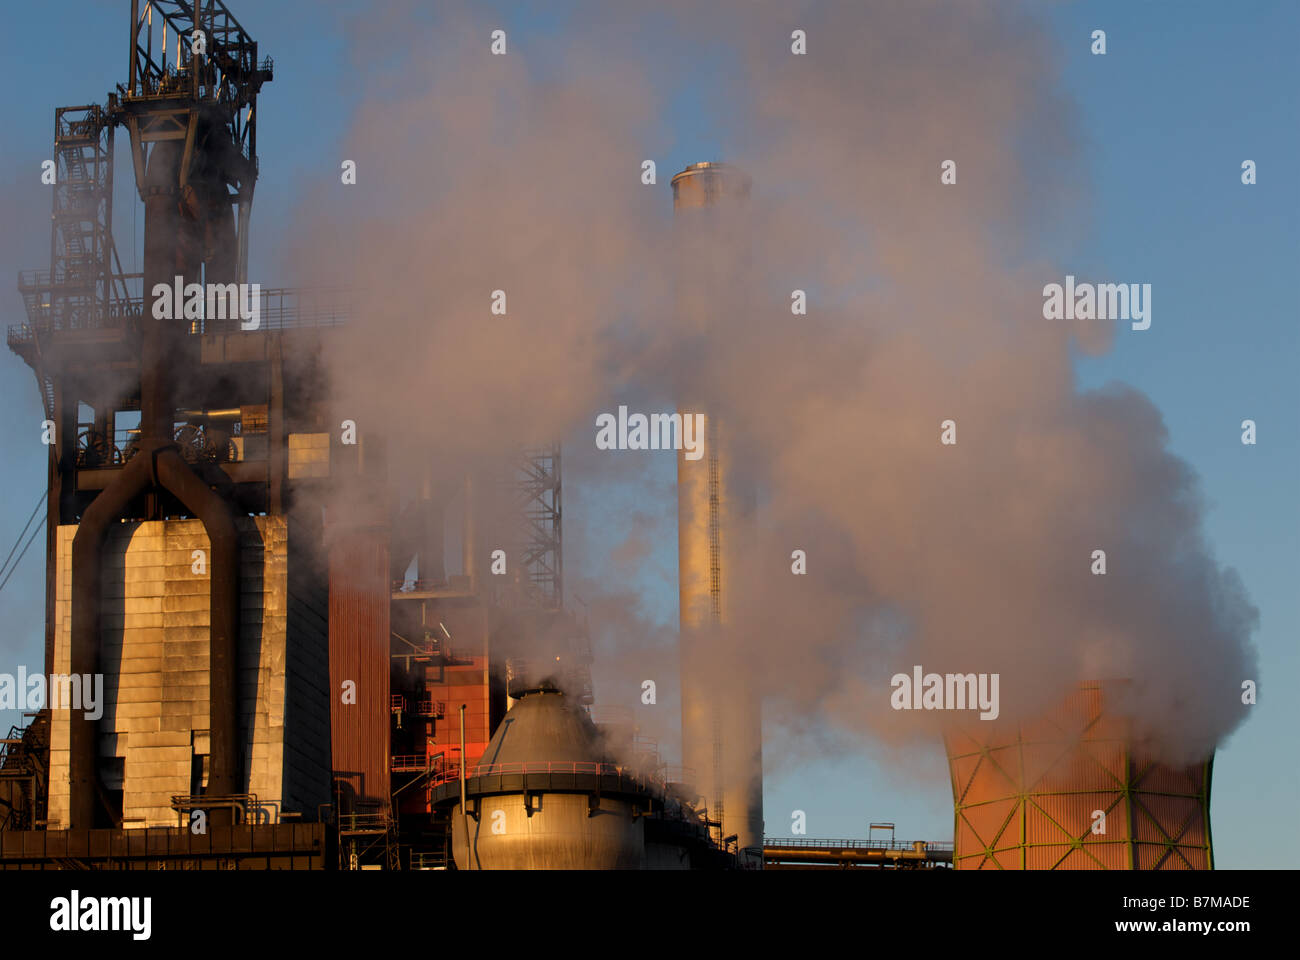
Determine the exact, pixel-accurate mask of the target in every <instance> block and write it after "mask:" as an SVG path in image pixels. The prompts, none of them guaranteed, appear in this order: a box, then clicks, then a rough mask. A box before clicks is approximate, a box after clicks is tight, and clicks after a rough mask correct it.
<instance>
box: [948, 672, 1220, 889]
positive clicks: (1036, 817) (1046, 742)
mask: <svg viewBox="0 0 1300 960" xmlns="http://www.w3.org/2000/svg"><path fill="white" fill-rule="evenodd" d="M1104 693H1105V687H1104V686H1103V685H1090V686H1086V687H1083V688H1081V689H1080V690H1078V691H1076V692H1074V693H1073V694H1071V695H1070V696H1068V697H1067V698H1066V699H1065V701H1064V702H1063V703H1061V704H1060V705H1059V706H1058V707H1057V708H1056V709H1054V710H1052V711H1049V712H1048V713H1047V714H1045V715H1044V716H1041V717H1039V718H1038V719H1037V720H1035V721H1033V722H1030V723H1022V724H1019V725H1018V728H1017V729H1016V730H1015V731H1013V732H1012V733H1009V734H1007V733H1003V734H1001V735H990V733H989V732H988V730H989V728H988V727H981V726H979V725H978V724H977V723H972V724H968V725H967V726H966V727H964V728H962V729H960V730H956V729H954V730H953V731H951V732H950V733H949V734H948V736H947V745H948V763H949V768H950V770H951V772H952V795H953V804H954V810H955V816H954V820H955V822H954V826H953V833H954V843H955V851H954V855H953V865H954V866H955V867H956V868H957V869H959V870H998V869H1001V870H1209V869H1212V868H1213V866H1214V853H1213V850H1212V849H1211V845H1210V772H1211V769H1212V767H1213V763H1214V760H1213V757H1210V758H1208V759H1206V760H1205V762H1203V763H1198V764H1195V765H1192V766H1188V767H1171V766H1168V765H1166V764H1163V763H1158V762H1154V761H1152V760H1149V759H1146V760H1144V759H1143V758H1142V755H1141V752H1140V751H1139V750H1138V749H1136V748H1135V747H1134V745H1133V740H1132V735H1131V732H1130V730H1129V725H1128V724H1127V723H1126V722H1125V720H1124V718H1123V717H1122V716H1120V715H1118V714H1117V713H1107V712H1106V710H1105V709H1103V708H1104V706H1105V702H1106V697H1105V695H1104Z"/></svg>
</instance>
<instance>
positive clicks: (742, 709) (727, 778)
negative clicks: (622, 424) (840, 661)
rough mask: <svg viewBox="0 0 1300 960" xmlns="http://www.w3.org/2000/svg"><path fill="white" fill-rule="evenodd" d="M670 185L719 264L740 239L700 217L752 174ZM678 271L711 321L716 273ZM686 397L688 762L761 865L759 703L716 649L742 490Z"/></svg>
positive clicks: (677, 211) (699, 787)
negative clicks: (694, 445)
mask: <svg viewBox="0 0 1300 960" xmlns="http://www.w3.org/2000/svg"><path fill="white" fill-rule="evenodd" d="M672 186H673V211H674V215H675V217H676V218H677V223H678V228H679V229H681V230H684V231H687V232H688V233H689V234H690V237H689V239H691V240H692V241H694V242H695V243H696V244H698V246H697V247H692V246H691V245H689V244H684V245H682V246H681V248H680V249H683V250H694V251H695V252H696V253H699V254H701V255H702V259H703V260H705V261H708V262H710V263H712V261H711V260H710V259H709V258H708V256H707V253H706V249H705V248H707V246H708V245H709V244H711V243H714V242H722V243H734V240H735V238H734V236H730V235H729V233H728V231H727V228H726V227H723V228H722V230H721V232H718V233H715V232H714V230H713V228H714V227H715V226H718V224H714V223H711V222H709V221H708V220H707V219H706V220H702V219H701V217H705V218H707V217H708V216H709V214H710V213H712V212H714V211H721V212H732V211H734V210H735V209H736V208H737V206H738V205H741V204H743V202H744V201H745V199H746V198H747V197H748V196H749V190H750V180H749V177H748V176H747V175H745V174H744V173H742V172H740V171H739V170H737V169H736V168H735V167H732V166H730V165H728V164H725V163H709V162H705V163H693V164H691V165H690V166H688V167H687V168H686V169H685V170H683V171H682V172H681V173H679V174H677V175H676V176H675V177H673V181H672ZM732 230H733V231H734V225H733V227H732ZM732 252H733V254H734V253H735V251H732ZM723 259H724V260H726V258H725V257H724V258H723ZM743 259H744V258H743V257H741V258H740V260H741V261H743ZM679 274H682V275H683V276H679V286H680V287H682V288H683V289H679V294H678V309H679V310H689V311H698V312H699V313H700V314H701V316H699V317H694V316H692V317H690V318H688V320H689V322H688V323H687V329H690V328H692V327H695V326H698V325H700V324H702V323H704V322H706V321H707V314H708V313H709V312H710V310H712V309H713V308H714V306H715V305H714V304H713V303H712V298H713V292H712V285H713V283H714V282H715V281H716V280H717V278H716V277H714V276H713V275H712V274H711V273H710V272H709V270H708V269H705V270H703V271H702V272H698V275H697V271H695V270H694V269H693V265H691V264H683V265H682V268H681V269H680V270H679ZM687 274H689V276H686V275H687ZM730 279H731V280H733V281H734V279H735V278H734V277H732V278H730ZM683 399H684V400H686V402H684V403H682V404H680V405H679V409H678V413H679V414H680V415H681V417H682V420H683V422H685V420H686V418H687V417H691V416H693V415H696V414H698V415H699V422H700V423H701V425H702V430H700V431H699V434H698V435H697V436H698V439H699V440H700V441H702V443H703V447H702V450H703V456H702V457H700V458H699V459H695V460H688V459H687V458H686V451H685V450H679V451H678V454H677V549H678V554H677V556H678V591H679V594H678V597H679V604H680V607H679V610H680V613H679V616H680V634H681V647H680V654H681V698H682V763H683V764H684V765H685V766H686V767H689V768H691V769H693V770H694V771H695V774H696V778H697V779H696V782H695V783H694V784H693V785H692V786H693V787H694V788H695V792H696V793H697V795H698V796H702V797H703V798H704V799H705V802H706V803H707V804H708V808H709V815H710V817H711V818H713V819H716V820H720V821H721V823H722V827H721V835H722V836H723V837H726V836H731V835H734V836H736V838H737V848H738V849H739V850H741V851H745V850H750V851H752V852H753V856H752V857H750V858H749V859H750V861H751V863H752V865H754V866H761V865H762V845H763V748H762V743H763V740H762V718H761V711H760V708H759V704H758V702H757V700H756V699H755V697H754V696H753V694H752V692H751V691H750V690H749V689H747V687H746V685H745V682H744V679H743V677H744V671H743V670H734V669H727V667H726V665H725V663H724V662H723V661H724V659H725V658H724V657H722V656H720V655H719V653H718V652H717V651H713V650H710V649H709V647H710V645H711V644H713V643H716V642H717V638H718V636H719V629H720V628H721V626H722V625H723V624H724V623H725V622H726V620H727V612H726V611H727V593H726V587H727V566H728V564H727V549H728V533H727V531H728V528H729V526H730V522H731V521H732V520H733V519H734V517H735V516H736V510H737V504H738V503H739V502H740V501H741V500H743V498H737V497H736V496H735V492H736V491H735V490H734V489H732V487H733V484H732V482H731V478H729V477H728V471H727V455H726V444H725V442H724V440H723V430H722V427H721V424H720V423H719V422H718V420H717V419H716V418H714V417H709V416H706V415H705V414H704V413H703V411H702V410H700V408H699V406H698V405H695V404H694V402H693V398H683Z"/></svg>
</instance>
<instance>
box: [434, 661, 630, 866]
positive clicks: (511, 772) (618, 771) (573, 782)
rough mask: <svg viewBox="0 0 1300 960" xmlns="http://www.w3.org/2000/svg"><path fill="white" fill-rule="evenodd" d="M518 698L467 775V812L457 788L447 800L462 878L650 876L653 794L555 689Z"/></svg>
mask: <svg viewBox="0 0 1300 960" xmlns="http://www.w3.org/2000/svg"><path fill="white" fill-rule="evenodd" d="M511 695H512V697H514V698H515V700H514V705H513V706H512V707H511V709H510V710H509V711H508V712H507V714H506V716H505V718H504V719H503V720H502V721H501V724H500V725H499V726H498V727H497V729H496V732H495V733H494V734H493V736H492V740H491V741H490V742H489V743H488V746H487V749H486V750H485V751H484V752H483V755H482V757H481V758H480V759H479V762H478V763H477V764H475V765H474V766H473V767H471V768H470V769H469V770H467V771H466V773H467V776H466V780H465V784H464V787H465V792H464V796H465V804H464V806H462V805H461V803H460V801H459V799H458V798H457V796H456V792H457V789H458V788H459V786H460V785H459V783H450V784H447V785H446V786H444V788H443V790H442V791H441V792H442V795H443V796H444V797H445V798H446V799H447V800H448V801H449V805H450V804H454V806H453V807H452V809H451V835H452V852H453V856H454V857H455V861H456V867H457V869H460V870H547V869H550V870H566V869H567V870H620V869H623V870H626V869H639V868H641V867H643V866H644V865H645V821H644V819H642V817H643V815H644V814H646V813H648V812H650V809H651V807H652V806H653V800H652V793H653V789H652V786H651V784H650V783H649V782H648V781H646V780H645V779H643V778H641V777H640V776H638V775H637V774H635V773H634V772H633V771H632V770H630V769H627V768H624V767H622V766H620V765H619V764H618V763H615V762H610V761H608V760H606V759H605V757H604V756H603V755H602V750H601V744H600V738H599V734H598V732H597V730H596V727H595V725H594V724H593V723H592V722H591V720H590V718H589V717H588V716H587V715H586V712H585V711H583V710H582V709H580V707H579V706H578V704H576V703H575V702H574V701H573V698H571V697H570V696H568V695H566V694H565V693H563V692H561V691H560V690H559V689H558V688H557V687H556V686H555V685H554V684H553V683H550V682H539V683H538V684H536V685H535V686H534V687H533V688H532V689H527V690H518V691H516V690H512V691H511ZM436 801H437V798H435V802H436ZM467 836H468V837H469V843H468V845H467V843H466V837H467Z"/></svg>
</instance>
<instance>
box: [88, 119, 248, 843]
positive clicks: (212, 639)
mask: <svg viewBox="0 0 1300 960" xmlns="http://www.w3.org/2000/svg"><path fill="white" fill-rule="evenodd" d="M180 149H181V148H180V145H179V144H178V143H174V142H162V143H158V144H155V146H154V147H153V151H152V153H151V154H150V157H149V167H148V173H147V174H146V176H145V182H144V184H142V189H141V193H142V194H144V199H145V244H144V246H145V257H144V289H145V290H146V291H149V290H152V289H153V287H154V284H157V283H171V282H172V279H173V276H174V275H175V273H176V272H180V273H181V274H182V275H185V274H189V275H191V276H193V275H195V274H197V273H198V264H199V256H198V252H199V251H200V250H201V246H200V244H199V242H198V241H197V240H196V238H195V237H194V236H193V234H195V233H196V232H197V230H196V226H197V225H196V224H194V223H193V222H189V223H187V222H186V220H185V219H184V218H183V217H182V213H181V208H180V206H179V205H178V202H177V196H178V192H179V186H178V184H179V176H180V172H181V169H180V168H181V166H182V156H181V153H180ZM140 326H141V331H140V332H141V358H140V413H141V416H140V430H141V441H140V452H139V453H138V454H137V456H136V457H135V458H134V459H132V461H131V462H130V463H129V464H127V465H126V467H124V468H123V469H122V472H121V473H120V474H119V475H118V476H117V477H116V478H114V480H113V481H112V482H111V483H110V484H109V485H108V486H107V487H106V488H105V489H104V490H103V491H102V492H101V493H100V494H99V496H97V497H96V498H95V499H94V500H93V501H92V502H91V504H90V506H89V507H88V508H87V510H86V512H85V513H84V514H83V516H82V518H81V523H80V526H79V527H78V529H77V534H76V537H75V538H74V539H73V544H72V628H71V648H70V658H71V669H72V671H73V672H76V673H98V672H101V671H100V663H99V660H100V641H101V637H100V587H101V566H102V551H103V546H104V542H105V540H106V538H107V533H108V527H109V524H111V523H112V522H113V521H114V520H116V519H118V518H120V517H121V516H122V514H123V513H124V512H125V510H126V508H127V506H128V504H129V503H130V502H131V500H132V499H134V498H135V497H136V496H138V495H139V494H141V493H145V492H148V491H154V490H164V491H167V492H169V493H171V494H173V495H174V496H175V497H176V498H177V499H178V500H180V502H181V503H182V504H184V505H185V507H186V509H187V510H189V511H190V512H191V513H192V514H194V515H195V516H196V517H198V519H199V520H200V521H202V523H203V528H204V530H205V531H206V533H207V535H208V543H209V546H210V547H211V552H212V556H211V562H210V564H209V570H210V576H211V581H210V588H209V589H210V593H209V625H210V626H209V654H208V655H209V668H208V669H209V681H208V682H209V691H208V692H209V700H208V705H209V706H208V708H209V734H210V738H211V746H210V751H211V752H210V754H209V761H208V786H207V792H208V793H209V794H212V795H222V794H225V795H229V794H234V793H238V792H239V788H240V786H241V783H242V776H241V770H240V764H239V752H238V744H237V740H238V710H237V705H238V702H237V696H236V694H237V691H236V687H235V680H236V671H237V666H238V643H239V534H238V530H237V529H236V527H235V511H234V509H233V508H232V507H231V505H230V504H229V503H228V502H227V501H226V500H225V499H224V498H223V497H222V496H220V495H219V494H218V493H216V492H215V491H214V490H212V488H210V487H209V486H208V484H207V483H206V482H204V481H203V479H202V478H201V477H199V476H198V475H197V474H196V473H195V472H194V471H193V470H192V469H191V468H190V466H189V465H188V464H187V463H186V462H185V461H184V459H183V458H182V457H181V455H180V453H179V449H178V447H177V446H176V444H175V443H173V442H172V438H171V432H172V429H173V418H174V416H175V402H174V395H173V390H172V376H171V372H170V366H171V363H172V362H173V360H174V354H175V353H178V352H180V349H181V346H182V341H181V338H180V336H179V330H178V326H177V323H176V322H175V320H174V319H173V320H167V319H160V318H156V317H154V316H153V311H152V310H150V309H146V310H145V311H144V312H143V315H142V317H141V321H140ZM151 512H153V511H151ZM68 738H69V743H68V747H69V758H68V759H69V779H70V781H71V784H70V786H71V796H70V798H69V819H70V821H71V822H70V826H71V827H73V828H74V829H79V828H89V827H93V826H94V819H95V817H94V813H95V798H96V794H97V792H98V791H97V790H96V789H95V787H96V779H97V778H96V771H95V756H96V749H95V747H96V742H95V741H96V737H95V721H93V720H88V719H86V718H85V717H84V716H83V717H81V718H77V717H75V716H74V717H70V723H69V732H68ZM210 822H211V823H213V824H214V825H224V824H227V823H230V822H233V812H232V811H230V810H225V809H214V810H213V811H212V814H211V817H210Z"/></svg>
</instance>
